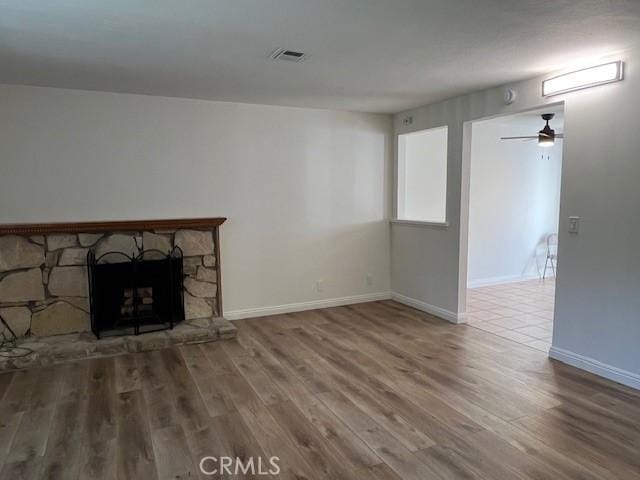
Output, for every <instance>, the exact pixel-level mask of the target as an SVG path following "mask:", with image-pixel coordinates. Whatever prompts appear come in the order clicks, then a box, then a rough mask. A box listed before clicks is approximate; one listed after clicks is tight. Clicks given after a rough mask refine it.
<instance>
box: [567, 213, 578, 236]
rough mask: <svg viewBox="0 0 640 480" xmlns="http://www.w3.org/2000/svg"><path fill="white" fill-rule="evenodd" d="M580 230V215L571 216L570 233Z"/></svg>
mask: <svg viewBox="0 0 640 480" xmlns="http://www.w3.org/2000/svg"><path fill="white" fill-rule="evenodd" d="M579 231H580V217H569V233H578V232H579Z"/></svg>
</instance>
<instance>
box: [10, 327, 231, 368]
mask: <svg viewBox="0 0 640 480" xmlns="http://www.w3.org/2000/svg"><path fill="white" fill-rule="evenodd" d="M235 336H236V327H235V326H234V325H233V324H232V323H231V322H229V321H228V320H226V319H224V318H204V319H199V320H186V321H184V322H182V323H179V324H178V325H176V326H175V327H174V328H173V329H172V330H163V331H160V332H153V333H145V334H143V335H122V336H115V337H106V338H102V339H100V340H97V339H96V337H95V335H93V334H92V333H90V332H83V333H72V334H66V335H53V336H45V337H35V336H32V337H27V338H22V339H20V340H19V341H18V342H17V343H16V345H15V346H14V347H13V348H11V349H10V350H9V351H8V354H9V356H7V357H5V356H0V372H2V371H9V370H18V369H24V368H31V367H39V366H47V365H53V364H56V363H64V362H68V361H72V360H80V359H84V358H98V357H107V356H113V355H121V354H125V353H136V352H144V351H148V350H159V349H161V348H167V347H170V346H172V345H183V344H191V343H205V342H214V341H217V340H225V339H229V338H234V337H235Z"/></svg>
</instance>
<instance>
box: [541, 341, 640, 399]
mask: <svg viewBox="0 0 640 480" xmlns="http://www.w3.org/2000/svg"><path fill="white" fill-rule="evenodd" d="M549 357H551V358H553V359H554V360H558V361H560V362H562V363H566V364H568V365H571V366H572V367H576V368H579V369H581V370H586V371H587V372H590V373H593V374H595V375H598V376H600V377H604V378H606V379H608V380H613V381H614V382H618V383H621V384H623V385H626V386H627V387H631V388H635V389H637V390H640V375H638V374H636V373H632V372H629V371H627V370H622V369H620V368H617V367H613V366H611V365H607V364H606V363H602V362H600V361H598V360H595V359H593V358H589V357H585V356H583V355H579V354H577V353H574V352H570V351H569V350H565V349H563V348H558V347H551V349H550V350H549Z"/></svg>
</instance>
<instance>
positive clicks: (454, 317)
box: [391, 292, 466, 324]
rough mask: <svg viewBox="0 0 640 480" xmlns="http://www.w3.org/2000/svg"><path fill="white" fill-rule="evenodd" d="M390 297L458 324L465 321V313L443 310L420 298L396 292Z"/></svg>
mask: <svg viewBox="0 0 640 480" xmlns="http://www.w3.org/2000/svg"><path fill="white" fill-rule="evenodd" d="M391 298H392V299H393V300H395V301H396V302H399V303H403V304H405V305H409V306H410V307H413V308H417V309H418V310H422V311H423V312H427V313H430V314H431V315H435V316H436V317H440V318H442V319H444V320H447V321H448V322H451V323H456V324H458V323H465V322H466V313H455V312H452V311H450V310H445V309H444V308H440V307H436V306H435V305H431V304H429V303H425V302H423V301H421V300H416V299H415V298H410V297H406V296H404V295H402V294H400V293H396V292H392V293H391Z"/></svg>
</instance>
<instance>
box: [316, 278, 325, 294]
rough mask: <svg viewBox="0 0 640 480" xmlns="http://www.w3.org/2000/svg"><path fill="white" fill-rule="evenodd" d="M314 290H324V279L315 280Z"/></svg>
mask: <svg viewBox="0 0 640 480" xmlns="http://www.w3.org/2000/svg"><path fill="white" fill-rule="evenodd" d="M316 290H317V291H318V292H321V291H323V290H324V280H317V281H316Z"/></svg>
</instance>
